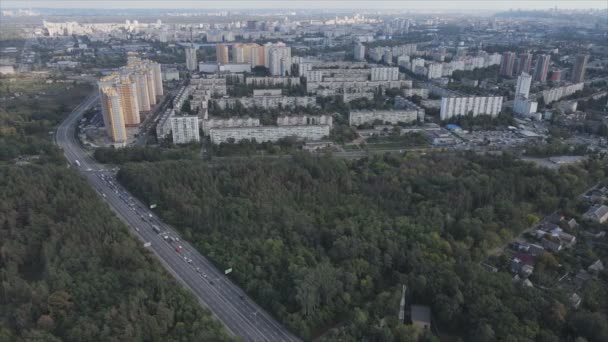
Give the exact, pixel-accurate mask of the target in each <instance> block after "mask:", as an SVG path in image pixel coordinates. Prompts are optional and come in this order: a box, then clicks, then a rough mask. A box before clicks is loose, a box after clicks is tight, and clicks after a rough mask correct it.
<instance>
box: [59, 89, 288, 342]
mask: <svg viewBox="0 0 608 342" xmlns="http://www.w3.org/2000/svg"><path fill="white" fill-rule="evenodd" d="M98 100H99V95H98V94H97V93H94V94H92V95H91V96H89V97H87V98H86V99H85V100H84V101H83V102H82V103H81V104H80V105H79V106H77V107H76V108H75V109H74V110H73V111H72V113H70V115H69V116H68V117H67V118H66V119H65V120H64V122H63V123H62V124H61V125H60V126H59V127H58V129H57V132H56V135H55V141H56V143H57V145H58V146H59V147H61V148H62V149H63V152H64V155H65V157H66V158H67V159H68V161H69V163H70V164H71V165H72V166H73V167H76V168H78V170H79V171H80V172H81V174H82V175H83V176H84V177H85V178H86V179H87V181H88V182H89V183H90V184H91V186H93V188H94V189H95V190H96V191H97V192H98V193H99V195H100V196H102V198H103V199H104V200H105V202H106V203H107V204H108V205H109V206H110V208H111V209H112V210H113V211H114V212H115V213H116V215H117V216H118V217H119V218H120V219H121V220H122V221H124V222H125V223H127V225H128V226H129V227H130V230H131V232H132V233H133V234H135V236H137V237H138V238H139V239H140V240H141V241H142V242H143V243H144V244H145V246H147V247H148V248H149V249H150V250H151V251H152V252H153V253H154V254H155V255H156V256H157V257H158V258H159V259H160V261H161V263H162V265H163V266H164V267H165V268H166V269H167V270H168V271H169V272H170V273H171V274H172V275H173V276H174V277H175V278H176V279H177V280H178V281H179V282H180V283H182V284H183V285H184V286H185V287H186V288H187V289H189V290H190V291H191V292H192V293H193V294H194V295H195V296H196V298H197V299H198V300H199V302H200V303H201V304H202V305H203V306H204V307H206V308H207V309H209V310H210V311H211V312H212V313H213V315H214V316H215V317H216V318H217V319H218V320H219V321H220V322H222V323H223V324H224V326H225V327H226V328H227V330H228V331H229V332H230V333H231V334H233V335H235V336H238V337H241V338H242V339H243V340H245V341H299V339H298V338H297V337H295V336H294V335H292V334H291V333H290V332H289V331H288V330H287V329H285V328H284V327H283V326H282V325H281V324H279V323H278V322H277V321H276V320H275V319H274V318H272V317H271V316H270V315H269V314H268V313H267V312H266V311H265V310H263V309H262V308H261V307H260V306H259V305H257V304H256V303H255V302H254V301H253V300H251V299H250V298H249V297H248V296H247V295H246V294H245V293H244V292H243V290H241V289H240V288H239V287H238V286H236V285H235V284H234V283H233V282H232V281H231V280H230V279H228V278H227V277H226V276H225V275H224V272H221V271H219V270H217V269H216V268H215V267H214V266H213V265H212V264H211V262H210V261H209V260H207V259H206V258H205V257H204V256H202V255H201V254H200V253H198V252H197V251H196V250H195V249H194V248H193V247H192V245H190V244H189V243H188V242H187V241H184V240H183V239H182V238H181V236H180V235H179V234H178V233H177V231H176V230H175V229H173V228H172V227H170V226H168V225H166V224H165V223H163V222H162V221H161V220H160V219H159V218H158V217H157V216H156V215H154V213H153V212H151V211H150V210H148V208H147V206H146V205H145V204H143V203H141V202H140V201H138V200H137V199H136V198H134V196H132V195H131V194H130V193H129V192H127V190H126V189H124V188H123V187H122V186H120V184H118V182H117V181H116V179H115V172H113V171H112V170H108V169H107V168H106V167H105V166H103V165H101V164H99V163H97V162H96V161H95V160H94V159H93V158H92V157H91V155H90V154H89V153H88V152H87V151H85V150H84V149H83V148H82V146H81V145H80V143H79V142H78V141H77V139H76V136H75V127H76V124H77V123H78V121H79V119H80V118H81V116H82V114H83V113H84V112H85V111H86V110H87V109H89V108H90V107H91V106H93V105H94V104H95V103H96V102H97V101H98ZM159 231H160V233H158V232H159Z"/></svg>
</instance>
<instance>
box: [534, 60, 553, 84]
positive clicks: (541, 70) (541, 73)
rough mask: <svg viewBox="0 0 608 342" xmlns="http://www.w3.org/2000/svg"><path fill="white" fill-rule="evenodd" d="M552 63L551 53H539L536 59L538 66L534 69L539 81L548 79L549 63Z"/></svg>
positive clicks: (535, 76) (535, 77) (536, 78)
mask: <svg viewBox="0 0 608 342" xmlns="http://www.w3.org/2000/svg"><path fill="white" fill-rule="evenodd" d="M550 64H551V55H546V54H543V55H539V56H538V58H537V60H536V67H535V70H534V79H535V80H536V81H538V82H546V81H547V73H548V72H549V65H550Z"/></svg>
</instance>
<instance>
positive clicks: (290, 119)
mask: <svg viewBox="0 0 608 342" xmlns="http://www.w3.org/2000/svg"><path fill="white" fill-rule="evenodd" d="M296 125H297V126H302V125H328V126H329V128H332V127H333V117H332V116H331V115H284V116H279V117H278V118H277V126H296Z"/></svg>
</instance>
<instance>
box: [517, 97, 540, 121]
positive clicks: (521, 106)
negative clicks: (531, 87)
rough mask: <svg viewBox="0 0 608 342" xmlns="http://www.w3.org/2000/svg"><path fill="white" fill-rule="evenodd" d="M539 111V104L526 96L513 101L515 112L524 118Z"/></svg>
mask: <svg viewBox="0 0 608 342" xmlns="http://www.w3.org/2000/svg"><path fill="white" fill-rule="evenodd" d="M537 110H538V102H536V101H532V100H528V99H527V98H526V97H524V96H518V97H516V98H515V101H513V112H514V113H515V114H519V115H522V116H526V117H527V116H530V115H531V114H533V113H536V112H537Z"/></svg>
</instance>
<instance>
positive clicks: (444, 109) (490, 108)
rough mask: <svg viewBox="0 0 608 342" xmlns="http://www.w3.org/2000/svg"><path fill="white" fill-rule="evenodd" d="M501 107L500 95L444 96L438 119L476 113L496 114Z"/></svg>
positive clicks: (474, 114)
mask: <svg viewBox="0 0 608 342" xmlns="http://www.w3.org/2000/svg"><path fill="white" fill-rule="evenodd" d="M501 109H502V96H487V97H486V96H470V97H444V98H442V99H441V111H440V119H441V120H447V119H450V118H453V117H455V116H461V115H468V114H469V113H472V115H473V116H477V115H491V116H497V115H498V113H500V111H501Z"/></svg>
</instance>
